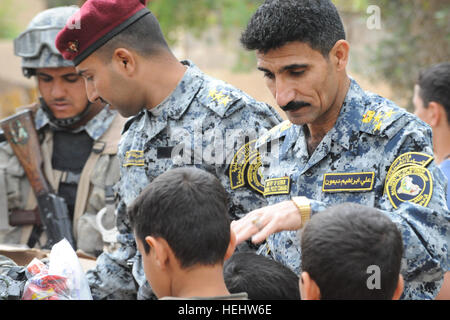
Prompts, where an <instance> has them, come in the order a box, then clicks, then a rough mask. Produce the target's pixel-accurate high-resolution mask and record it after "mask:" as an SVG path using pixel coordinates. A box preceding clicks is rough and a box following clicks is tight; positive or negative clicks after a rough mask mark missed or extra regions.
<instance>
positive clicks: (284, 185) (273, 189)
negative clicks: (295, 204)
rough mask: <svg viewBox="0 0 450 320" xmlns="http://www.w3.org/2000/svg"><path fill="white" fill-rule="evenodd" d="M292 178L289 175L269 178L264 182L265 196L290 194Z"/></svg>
mask: <svg viewBox="0 0 450 320" xmlns="http://www.w3.org/2000/svg"><path fill="white" fill-rule="evenodd" d="M290 192H291V179H290V178H289V177H282V178H273V179H267V180H266V181H265V183H264V196H265V197H266V196H271V195H279V194H289V193H290Z"/></svg>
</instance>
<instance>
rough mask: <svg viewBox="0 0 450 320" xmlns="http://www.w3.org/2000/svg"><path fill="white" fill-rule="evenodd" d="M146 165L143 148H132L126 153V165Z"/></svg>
mask: <svg viewBox="0 0 450 320" xmlns="http://www.w3.org/2000/svg"><path fill="white" fill-rule="evenodd" d="M144 165H145V161H144V151H142V150H130V151H127V153H126V154H125V161H124V163H123V166H124V167H130V166H138V167H142V166H144Z"/></svg>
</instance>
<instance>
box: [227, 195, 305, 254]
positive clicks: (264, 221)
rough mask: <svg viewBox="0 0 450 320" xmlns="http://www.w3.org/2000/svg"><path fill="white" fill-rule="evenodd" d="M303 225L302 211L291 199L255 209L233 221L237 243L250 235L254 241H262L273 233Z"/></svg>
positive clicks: (232, 225)
mask: <svg viewBox="0 0 450 320" xmlns="http://www.w3.org/2000/svg"><path fill="white" fill-rule="evenodd" d="M301 226H302V218H301V215H300V212H299V210H298V209H297V206H296V205H295V204H294V202H292V201H291V200H289V201H283V202H280V203H277V204H274V205H271V206H267V207H263V208H260V209H256V210H253V211H251V212H249V213H248V214H247V215H246V216H245V217H243V218H242V219H239V220H236V221H233V222H232V223H231V228H232V230H233V231H234V232H235V234H236V245H238V244H239V243H241V242H243V241H245V240H247V239H248V238H250V237H252V242H253V243H260V242H262V241H263V240H264V239H266V238H267V237H268V236H269V235H271V234H272V233H276V232H280V231H285V230H298V229H300V228H301Z"/></svg>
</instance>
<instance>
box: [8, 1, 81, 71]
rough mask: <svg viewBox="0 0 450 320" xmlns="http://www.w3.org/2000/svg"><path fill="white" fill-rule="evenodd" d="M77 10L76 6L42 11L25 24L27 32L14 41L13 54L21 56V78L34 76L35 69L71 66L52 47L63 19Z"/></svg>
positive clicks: (65, 21)
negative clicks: (22, 76)
mask: <svg viewBox="0 0 450 320" xmlns="http://www.w3.org/2000/svg"><path fill="white" fill-rule="evenodd" d="M78 10H79V8H78V7H76V6H68V7H57V8H52V9H48V10H45V11H42V12H41V13H39V14H38V15H36V16H35V17H34V18H33V20H31V22H30V23H29V24H28V27H27V29H26V30H25V31H24V32H22V33H21V34H20V35H19V36H18V37H17V38H16V39H14V54H15V55H16V56H19V57H22V71H23V74H24V76H25V77H27V78H29V77H31V76H32V75H35V73H36V70H35V69H36V68H58V67H73V66H74V64H73V62H72V61H69V60H65V59H64V58H63V57H62V55H61V53H60V52H59V51H58V49H57V48H56V46H55V39H56V35H57V34H58V32H59V31H60V30H61V29H62V28H64V26H65V25H66V23H67V20H68V19H69V18H70V17H71V16H72V15H73V14H74V13H75V12H77V11H78Z"/></svg>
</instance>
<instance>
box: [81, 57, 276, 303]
mask: <svg viewBox="0 0 450 320" xmlns="http://www.w3.org/2000/svg"><path fill="white" fill-rule="evenodd" d="M183 64H185V65H186V66H187V67H188V68H187V70H186V72H185V75H184V77H183V79H182V80H181V82H180V83H179V84H178V86H177V87H176V89H175V90H174V92H172V94H171V95H170V96H169V97H167V98H166V99H165V100H164V101H163V102H162V103H161V104H160V105H158V106H156V107H155V108H154V109H152V110H151V111H149V110H143V111H141V112H140V113H139V114H138V115H136V116H135V117H133V118H132V119H131V120H129V122H128V123H127V124H126V125H125V128H124V132H123V135H122V139H121V142H120V145H119V155H120V156H119V157H120V164H121V178H120V181H119V182H118V184H117V185H116V191H117V194H118V198H119V199H118V207H117V227H118V230H119V232H120V235H119V236H118V241H119V242H120V243H121V244H122V246H121V248H119V249H118V250H117V251H116V252H114V253H113V254H107V253H105V254H102V255H101V256H100V257H99V258H98V259H97V266H96V267H95V268H94V269H92V270H90V271H88V272H87V277H88V281H89V285H90V288H91V291H92V296H93V297H94V299H135V298H136V291H137V289H136V287H135V283H134V281H136V283H137V287H139V291H138V294H137V298H138V299H146V298H149V297H150V296H149V294H150V289H149V285H148V283H147V282H146V280H145V275H144V272H143V268H142V265H141V256H140V255H139V252H138V251H137V249H136V244H135V239H134V237H133V234H132V230H131V228H130V225H129V221H128V216H127V213H126V208H127V206H129V205H130V204H131V203H132V201H133V200H134V199H135V198H136V197H137V196H138V195H139V193H140V192H141V191H142V189H143V188H144V187H145V186H147V185H148V184H149V183H150V182H151V181H152V180H153V179H154V178H156V177H157V176H159V175H160V174H162V173H164V172H165V171H167V170H169V169H171V168H175V167H179V166H186V165H194V166H196V167H198V168H201V169H205V170H207V171H209V172H211V173H213V174H214V175H215V176H216V177H218V179H219V180H220V181H221V182H222V184H223V185H224V187H225V188H226V189H227V191H229V194H230V216H231V218H232V219H236V218H239V217H242V216H243V215H244V214H245V213H247V212H249V211H251V210H253V209H256V208H259V207H261V206H264V205H265V199H264V197H263V196H262V193H263V185H262V184H261V181H260V180H261V177H260V175H259V171H258V170H259V165H260V162H258V161H256V160H257V159H256V157H257V152H256V150H255V149H254V148H252V147H253V146H254V143H255V142H256V139H257V138H258V137H260V136H262V135H263V134H264V133H266V132H267V131H268V130H269V129H270V128H272V127H273V126H275V125H277V124H279V123H280V122H281V118H280V116H279V115H278V114H277V113H276V111H275V110H274V109H272V108H271V107H270V106H268V105H266V104H265V103H262V102H257V101H255V100H254V99H253V98H251V97H249V96H248V95H246V94H245V93H243V92H242V91H240V90H238V89H236V88H234V87H232V86H230V85H228V84H226V83H224V82H222V81H220V80H216V79H213V78H211V77H209V76H207V75H205V74H204V73H202V72H201V71H200V70H199V69H198V68H197V67H196V66H195V65H194V64H193V63H192V62H190V61H183ZM246 137H247V139H245V138H246ZM253 160H255V161H253Z"/></svg>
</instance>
